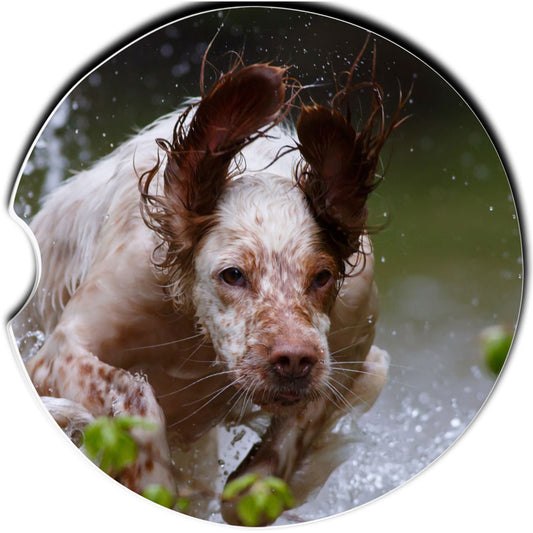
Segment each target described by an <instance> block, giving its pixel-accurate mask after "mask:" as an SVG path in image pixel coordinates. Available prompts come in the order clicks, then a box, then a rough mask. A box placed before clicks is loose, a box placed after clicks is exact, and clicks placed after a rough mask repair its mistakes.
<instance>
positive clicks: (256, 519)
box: [221, 473, 294, 526]
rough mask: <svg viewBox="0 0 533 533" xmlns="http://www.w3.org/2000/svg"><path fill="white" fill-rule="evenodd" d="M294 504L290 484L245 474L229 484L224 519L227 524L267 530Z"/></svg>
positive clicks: (274, 478)
mask: <svg viewBox="0 0 533 533" xmlns="http://www.w3.org/2000/svg"><path fill="white" fill-rule="evenodd" d="M293 505H294V500H293V497H292V495H291V492H290V489H289V487H288V486H287V484H286V483H285V482H284V481H283V480H281V479H279V478H276V477H273V476H267V477H260V476H259V475H258V474H253V473H252V474H245V475H243V476H240V477H238V478H236V479H234V480H232V481H230V482H229V483H228V484H227V485H226V487H225V488H224V492H223V493H222V507H221V512H222V517H223V518H224V520H225V521H226V522H227V523H228V524H232V525H241V526H267V525H269V524H272V523H273V522H274V521H275V520H276V519H277V518H278V517H279V516H280V515H281V513H282V512H283V511H285V510H286V509H290V508H291V507H293Z"/></svg>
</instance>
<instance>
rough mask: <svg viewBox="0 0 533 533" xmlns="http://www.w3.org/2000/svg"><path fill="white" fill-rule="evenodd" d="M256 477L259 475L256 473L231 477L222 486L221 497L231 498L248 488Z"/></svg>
mask: <svg viewBox="0 0 533 533" xmlns="http://www.w3.org/2000/svg"><path fill="white" fill-rule="evenodd" d="M258 479H259V476H258V475H257V474H245V475H244V476H240V477H238V478H235V479H233V480H232V481H230V482H229V483H228V484H227V485H226V486H225V487H224V492H223V493H222V498H223V499H224V500H232V499H233V498H235V496H237V495H238V494H240V493H241V492H244V491H245V490H246V489H249V488H250V487H251V486H252V485H253V484H254V483H255V482H256V481H257V480H258Z"/></svg>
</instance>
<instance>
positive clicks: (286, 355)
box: [269, 343, 317, 378]
mask: <svg viewBox="0 0 533 533" xmlns="http://www.w3.org/2000/svg"><path fill="white" fill-rule="evenodd" d="M315 352H316V350H315V349H314V348H313V347H312V346H309V345H305V344H288V343H283V344H278V345H275V346H274V347H273V348H272V351H271V353H270V357H269V362H270V364H271V365H272V366H273V368H274V370H275V371H276V372H277V373H278V374H279V375H280V376H281V377H284V378H302V377H305V376H307V375H308V374H309V372H310V371H311V369H312V368H313V366H314V365H315V363H316V362H317V356H316V354H315Z"/></svg>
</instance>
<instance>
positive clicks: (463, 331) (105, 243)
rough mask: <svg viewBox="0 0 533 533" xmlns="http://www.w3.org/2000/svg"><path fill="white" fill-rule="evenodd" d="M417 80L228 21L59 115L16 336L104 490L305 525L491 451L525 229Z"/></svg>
mask: <svg viewBox="0 0 533 533" xmlns="http://www.w3.org/2000/svg"><path fill="white" fill-rule="evenodd" d="M419 55H420V52H417V54H413V53H411V52H409V51H408V50H406V49H405V47H404V46H402V45H401V44H397V43H395V42H393V40H390V39H387V38H385V37H383V36H381V35H380V34H379V33H376V32H374V31H372V29H371V28H367V27H363V26H361V25H358V24H355V23H352V22H346V21H343V20H340V19H338V18H335V17H333V16H329V15H322V14H319V13H312V12H305V11H301V10H294V9H285V8H282V7H276V8H266V7H238V8H228V9H220V10H213V11H207V12H204V13H199V14H195V15H191V16H188V17H186V18H182V19H179V20H172V21H169V22H168V23H166V24H164V25H161V26H160V27H158V28H155V29H153V30H152V31H150V32H148V33H145V34H143V35H140V36H139V37H138V38H136V39H134V40H133V39H132V42H131V43H128V44H127V45H125V46H123V47H122V48H121V49H120V50H117V51H115V52H114V53H113V54H110V55H109V56H108V57H106V58H105V59H104V60H102V61H101V62H99V63H98V64H97V65H95V67H94V68H93V69H91V70H90V72H88V73H86V74H84V75H83V77H82V78H81V79H80V80H79V81H77V82H76V83H75V84H74V86H73V87H72V88H71V89H70V90H69V91H68V92H67V93H66V94H65V95H64V97H63V98H62V99H61V101H60V102H59V104H58V106H57V108H56V109H55V110H54V112H53V113H52V115H51V116H50V117H49V118H48V119H47V121H46V124H45V126H44V128H43V130H42V132H41V133H40V135H39V137H38V138H37V139H36V140H35V142H34V143H33V145H32V148H31V153H30V155H29V158H28V160H27V163H26V164H25V166H24V169H23V170H22V177H21V178H20V180H19V182H18V183H17V188H16V195H15V198H14V209H15V211H16V213H17V215H18V216H19V217H20V218H21V219H22V220H23V221H25V222H27V223H28V224H29V225H30V228H31V231H32V232H33V233H34V234H35V236H36V239H37V242H38V243H39V252H40V255H41V271H40V279H39V283H38V285H37V286H36V289H35V290H34V291H33V294H32V296H31V298H30V299H29V301H28V303H27V304H26V305H25V307H24V309H23V310H22V311H21V312H20V313H19V315H18V316H17V317H16V318H15V319H14V321H13V323H12V326H13V330H14V333H15V336H16V338H17V343H18V347H19V351H20V354H21V357H22V358H23V360H24V362H25V364H26V367H27V369H28V372H29V374H30V377H31V379H32V381H33V383H34V384H35V387H36V389H37V391H38V393H39V395H40V396H41V397H42V399H43V402H44V403H45V406H46V407H47V408H48V410H49V411H50V412H51V414H52V415H53V416H54V418H55V419H56V421H57V422H58V423H59V425H60V426H61V427H62V428H63V429H64V431H65V433H66V434H67V435H68V436H69V437H70V438H71V439H72V440H73V441H74V443H75V444H76V445H77V446H79V447H80V449H81V451H82V452H83V453H85V454H86V455H87V456H89V458H90V459H91V460H93V462H95V463H96V464H97V465H98V466H99V467H100V468H101V469H102V470H104V471H105V472H106V473H107V474H109V475H110V476H112V477H113V478H115V479H116V480H117V481H119V482H120V483H122V484H124V485H125V486H127V487H129V488H131V489H132V490H133V491H135V492H138V493H139V494H142V495H143V496H145V497H147V498H149V499H151V500H153V501H155V502H157V503H159V504H161V505H164V506H167V507H170V508H172V509H174V510H176V511H177V512H181V513H187V514H189V515H191V516H194V517H197V518H201V519H204V520H208V521H213V522H227V523H231V524H239V525H250V526H256V525H266V524H271V523H274V524H276V525H286V524H296V523H301V522H307V521H311V520H315V519H318V518H323V517H328V516H332V515H335V514H338V513H341V512H343V511H347V510H350V509H354V508H356V507H358V506H360V505H362V504H364V503H366V502H370V501H372V500H374V499H376V498H377V497H379V496H382V495H384V494H386V493H387V492H389V491H391V490H392V489H394V488H397V487H399V486H400V485H402V484H403V483H405V482H406V481H408V480H409V479H411V478H412V477H413V476H415V475H416V474H418V473H419V472H421V471H422V470H423V469H424V468H425V467H426V466H428V465H429V464H430V463H432V462H433V461H434V460H435V459H437V458H438V457H439V456H440V455H441V454H442V453H443V452H444V451H446V450H447V449H448V448H449V447H450V446H452V444H453V443H454V442H455V441H456V440H457V439H458V438H459V437H460V436H461V435H462V433H463V432H464V431H465V429H466V428H467V427H468V426H469V424H470V422H471V421H472V420H473V418H474V417H475V416H476V414H477V413H478V412H479V410H480V409H481V407H482V406H483V404H484V402H485V401H486V399H487V397H488V396H489V394H490V393H491V391H492V389H493V387H494V384H495V382H496V380H497V378H498V375H499V374H500V372H501V371H502V368H503V366H504V363H505V360H506V357H507V355H508V351H509V349H510V346H511V343H512V340H513V336H514V332H515V328H516V325H517V321H518V316H519V312H520V304H521V296H522V290H523V280H522V274H523V264H522V243H521V237H520V227H519V222H518V215H517V208H516V205H515V201H514V198H513V191H512V189H511V186H510V182H509V178H508V175H507V172H506V169H505V167H504V165H503V163H502V158H501V155H500V154H499V153H498V151H497V149H496V147H495V144H494V140H493V139H492V138H491V136H490V134H489V132H488V130H487V127H486V125H484V124H483V123H482V121H481V120H480V118H479V116H478V115H479V114H478V113H476V111H475V108H474V105H473V103H472V102H469V101H467V100H466V99H465V97H464V95H461V94H460V92H458V90H457V87H454V85H455V84H454V83H452V84H450V83H449V80H447V79H444V78H443V77H442V76H441V74H439V73H438V72H437V71H436V70H434V69H433V68H431V67H430V66H429V65H428V62H427V60H426V59H421V58H420V57H419ZM73 171H74V173H73ZM376 287H377V289H376ZM378 301H379V305H378ZM58 475H60V473H58Z"/></svg>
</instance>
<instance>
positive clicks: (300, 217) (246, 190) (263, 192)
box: [205, 172, 321, 253]
mask: <svg viewBox="0 0 533 533" xmlns="http://www.w3.org/2000/svg"><path fill="white" fill-rule="evenodd" d="M320 234H321V233H320V228H319V226H318V223H317V222H316V221H315V219H314V218H313V216H312V214H311V211H310V209H309V207H308V205H307V201H306V199H305V197H304V195H303V193H302V192H301V190H300V189H299V188H298V187H296V186H295V184H294V181H293V180H292V179H291V178H288V177H284V176H279V175H275V174H269V173H264V172H263V173H254V174H246V175H243V176H241V177H239V178H237V179H234V180H233V181H231V182H230V183H229V184H228V186H227V187H226V189H225V191H224V193H223V194H222V196H221V198H220V201H219V204H218V206H217V217H216V224H215V225H214V227H213V228H212V229H211V231H210V232H209V235H208V236H207V239H206V243H205V245H206V247H207V248H208V249H209V251H212V252H213V253H215V250H218V251H219V252H220V251H221V250H223V251H224V252H226V253H231V252H237V251H238V249H239V248H242V247H243V245H244V246H245V247H246V248H248V249H250V248H252V249H253V248H254V247H255V248H257V247H258V246H259V245H260V247H261V248H262V249H263V250H267V251H268V252H273V253H280V252H286V251H287V250H290V249H292V248H294V247H298V248H299V250H300V251H304V250H305V249H306V248H307V249H309V248H310V247H314V246H315V245H316V244H317V243H318V242H319V241H320ZM246 243H248V244H246Z"/></svg>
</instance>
